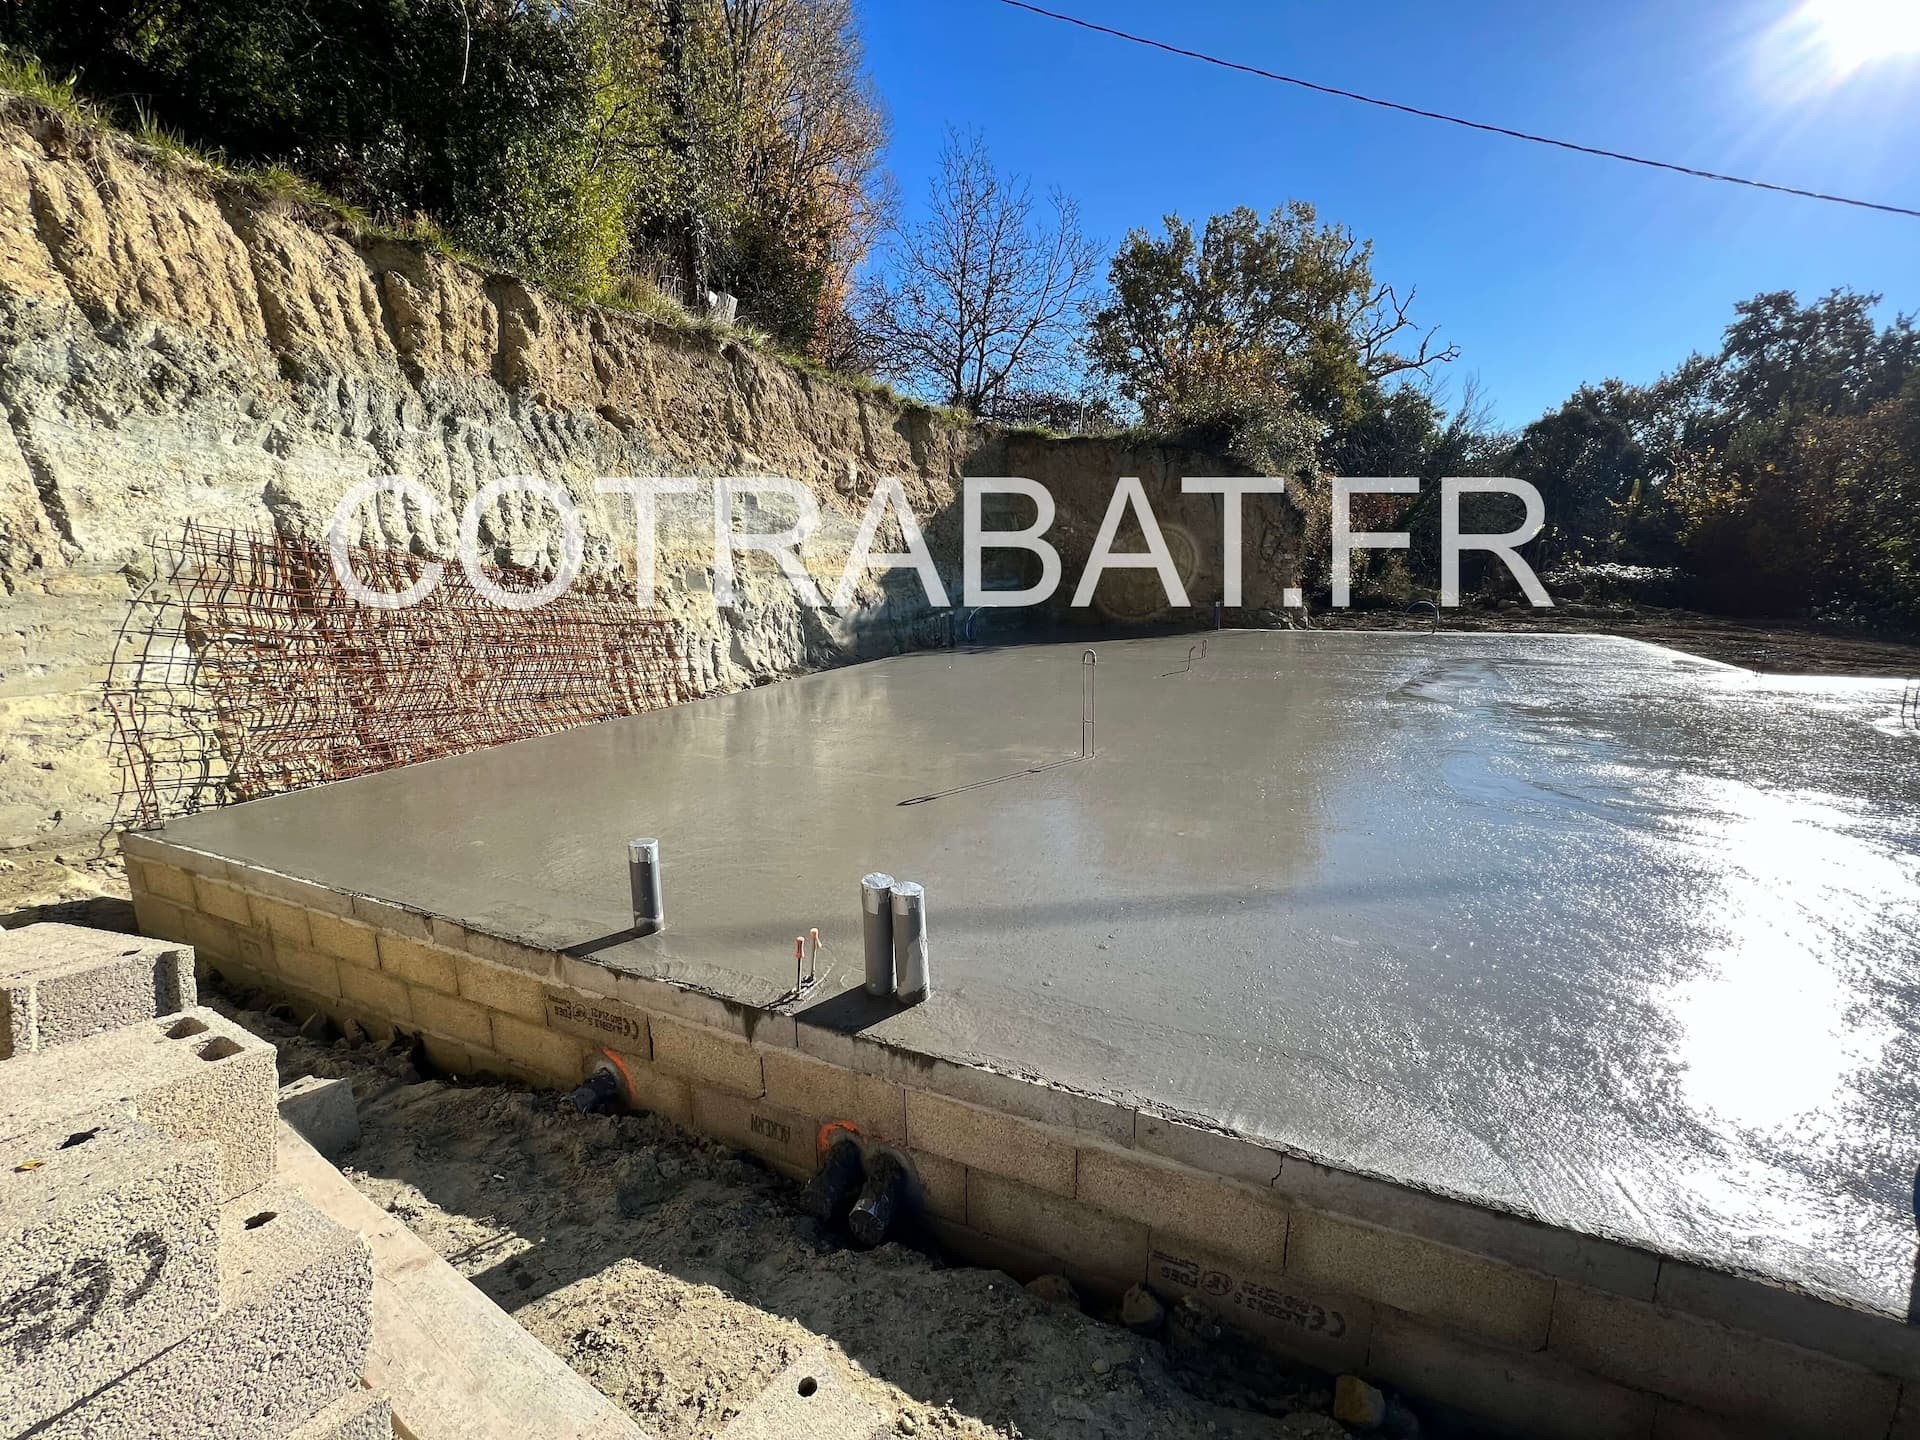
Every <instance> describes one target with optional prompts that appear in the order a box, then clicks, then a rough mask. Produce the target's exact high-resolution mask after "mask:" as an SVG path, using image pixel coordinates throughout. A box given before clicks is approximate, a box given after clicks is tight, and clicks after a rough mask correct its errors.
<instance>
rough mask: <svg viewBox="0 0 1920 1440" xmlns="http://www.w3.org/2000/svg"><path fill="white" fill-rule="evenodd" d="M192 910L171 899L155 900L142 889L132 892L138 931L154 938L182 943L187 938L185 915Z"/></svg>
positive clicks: (183, 943)
mask: <svg viewBox="0 0 1920 1440" xmlns="http://www.w3.org/2000/svg"><path fill="white" fill-rule="evenodd" d="M192 913H193V912H192V910H191V909H189V908H187V907H184V906H180V905H175V904H173V903H172V902H171V901H167V900H157V899H155V898H154V897H153V896H152V895H150V894H148V893H147V892H146V891H144V890H135V891H134V892H133V920H134V924H136V925H138V926H139V927H140V933H141V934H142V935H146V936H149V937H151V938H152V939H155V940H173V941H176V942H178V943H179V944H182V945H188V944H191V943H192V942H191V941H190V940H189V939H188V938H187V916H188V915H190V914H192Z"/></svg>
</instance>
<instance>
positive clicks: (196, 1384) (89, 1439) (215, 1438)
mask: <svg viewBox="0 0 1920 1440" xmlns="http://www.w3.org/2000/svg"><path fill="white" fill-rule="evenodd" d="M372 1329H373V1260H372V1256H371V1253H370V1252H369V1250H368V1248H367V1245H366V1242H365V1241H363V1240H362V1239H361V1238H360V1237H359V1236H358V1235H356V1234H354V1233H353V1232H352V1231H351V1230H347V1229H344V1228H342V1227H341V1226H339V1225H336V1224H334V1223H333V1222H332V1221H331V1220H329V1219H327V1218H326V1217H325V1216H324V1215H322V1214H320V1212H319V1211H317V1210H315V1209H314V1208H313V1207H312V1206H311V1205H309V1204H308V1203H307V1202H306V1201H305V1200H303V1199H301V1198H300V1196H299V1194H298V1193H297V1192H296V1191H294V1190H293V1189H292V1188H290V1187H288V1186H284V1185H277V1186H273V1187H270V1188H268V1189H266V1190H264V1191H262V1192H260V1193H259V1194H257V1195H253V1196H249V1197H248V1198H246V1199H245V1200H242V1201H239V1202H238V1203H236V1204H232V1205H229V1206H227V1207H226V1209H225V1210H224V1211H223V1212H222V1213H221V1216H220V1309H219V1312H218V1313H217V1314H216V1315H215V1316H214V1317H213V1319H212V1320H211V1321H209V1322H208V1323H207V1324H205V1325H203V1326H202V1327H201V1328H200V1329H198V1330H196V1331H195V1332H194V1333H193V1334H191V1335H189V1336H188V1337H187V1338H186V1339H184V1340H182V1341H180V1342H179V1343H178V1344H176V1345H174V1346H173V1347H172V1348H171V1349H168V1350H165V1351H163V1352H161V1353H160V1354H159V1355H157V1356H155V1357H154V1358H153V1359H152V1360H150V1361H148V1362H147V1363H146V1364H144V1365H142V1366H140V1367H139V1368H137V1369H135V1370H132V1371H130V1372H128V1373H127V1374H126V1375H125V1376H123V1377H122V1378H121V1379H119V1380H118V1381H116V1382H114V1383H113V1384H111V1385H109V1386H107V1387H106V1388H105V1389H102V1390H100V1391H97V1392H96V1393H95V1394H93V1395H91V1396H90V1397H88V1398H87V1399H86V1400H85V1401H84V1402H82V1403H81V1404H80V1405H78V1406H75V1407H74V1408H73V1409H71V1410H69V1411H67V1412H66V1413H65V1414H63V1415H61V1416H59V1417H58V1418H57V1419H55V1420H54V1421H52V1422H51V1423H50V1424H49V1425H48V1426H47V1427H46V1429H45V1430H44V1431H42V1432H40V1433H39V1434H37V1435H36V1436H35V1440H121V1437H126V1436H133V1435H153V1436H166V1437H167V1440H279V1437H280V1436H282V1435H284V1434H285V1433H286V1432H287V1431H288V1430H291V1429H293V1428H294V1427H295V1426H298V1425H301V1424H304V1423H305V1422H307V1421H308V1420H310V1419H311V1418H313V1417H314V1416H315V1415H317V1414H318V1413H319V1412H321V1411H322V1410H324V1409H326V1408H327V1406H329V1405H331V1404H332V1403H333V1402H334V1401H335V1400H337V1399H338V1398H339V1397H340V1396H341V1395H343V1394H346V1393H348V1392H349V1391H351V1390H353V1389H354V1388H355V1387H356V1386H357V1384H358V1381H359V1376H360V1367H361V1363H362V1362H363V1361H364V1360H365V1359H366V1355H367V1346H368V1342H369V1340H370V1339H371V1336H372Z"/></svg>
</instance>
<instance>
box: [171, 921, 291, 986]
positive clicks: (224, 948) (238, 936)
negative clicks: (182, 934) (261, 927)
mask: <svg viewBox="0 0 1920 1440" xmlns="http://www.w3.org/2000/svg"><path fill="white" fill-rule="evenodd" d="M187 941H188V943H189V944H191V945H192V946H193V950H194V957H195V959H196V960H200V961H210V962H212V963H213V964H214V965H216V966H221V967H224V966H225V965H227V964H229V963H232V964H238V965H239V966H240V967H241V968H242V969H245V970H249V971H252V972H253V973H254V974H256V975H270V974H272V973H273V951H272V949H271V948H270V946H269V943H268V940H267V938H266V937H265V936H264V935H259V934H256V933H255V932H254V931H253V930H251V929H250V928H248V927H247V926H245V925H232V924H229V923H228V922H227V921H225V920H221V919H218V918H216V917H214V916H212V915H208V914H206V913H205V912H203V911H199V910H195V911H193V912H191V913H190V914H188V916H187Z"/></svg>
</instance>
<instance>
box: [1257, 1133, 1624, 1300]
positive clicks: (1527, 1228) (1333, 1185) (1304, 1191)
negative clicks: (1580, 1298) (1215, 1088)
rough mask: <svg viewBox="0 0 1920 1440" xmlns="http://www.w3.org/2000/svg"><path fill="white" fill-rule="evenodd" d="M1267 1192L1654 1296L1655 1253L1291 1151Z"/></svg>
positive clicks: (1525, 1265) (1589, 1282)
mask: <svg viewBox="0 0 1920 1440" xmlns="http://www.w3.org/2000/svg"><path fill="white" fill-rule="evenodd" d="M1274 1189H1275V1190H1276V1191H1278V1192H1279V1193H1280V1194H1282V1195H1284V1196H1285V1197H1286V1198H1288V1199H1289V1200H1295V1201H1298V1202H1300V1203H1301V1204H1303V1205H1306V1206H1308V1207H1310V1208H1312V1209H1315V1210H1323V1211H1327V1212H1329V1213H1331V1214H1335V1215H1341V1216H1345V1217H1349V1218H1352V1219H1355V1220H1365V1221H1366V1222H1368V1223H1369V1224H1372V1225H1379V1226H1382V1227H1384V1228H1386V1229H1388V1230H1403V1231H1405V1232H1407V1233H1408V1234H1410V1235H1419V1236H1422V1237H1424V1238H1426V1239H1428V1240H1437V1241H1439V1242H1440V1243H1441V1244H1443V1245H1452V1246H1454V1247H1455V1248H1456V1249H1460V1250H1471V1251H1473V1252H1474V1253H1476V1254H1479V1255H1486V1256H1488V1257H1490V1258H1492V1259H1495V1260H1504V1261H1506V1262H1507V1263H1508V1264H1509V1265H1518V1266H1520V1267H1521V1268H1522V1269H1525V1270H1538V1271H1540V1272H1541V1273H1542V1274H1545V1275H1552V1276H1555V1277H1556V1278H1558V1279H1562V1280H1571V1281H1573V1282H1574V1283H1575V1284H1579V1285H1586V1286H1590V1287H1592V1288H1593V1289H1596V1290H1611V1291H1613V1292H1614V1293H1615V1294H1617V1295H1627V1296H1631V1297H1632V1298H1633V1299H1635V1300H1651V1299H1653V1298H1654V1295H1653V1287H1654V1281H1655V1277H1656V1276H1658V1274H1659V1273H1660V1257H1659V1256H1658V1255H1655V1254H1653V1253H1652V1252H1651V1251H1648V1250H1639V1249H1635V1248H1634V1247H1633V1246H1631V1245H1622V1244H1618V1243H1616V1242H1614V1241H1611V1240H1602V1239H1599V1238H1597V1237H1595V1236H1590V1235H1581V1234H1578V1233H1577V1232H1575V1231H1572V1230H1565V1229H1561V1228H1560V1227H1558V1226H1555V1225H1543V1224H1541V1223H1539V1222H1538V1221H1534V1220H1528V1219H1525V1218H1523V1217H1521V1216H1518V1215H1509V1214H1506V1213H1504V1212H1502V1211H1499V1210H1494V1209H1490V1208H1488V1207H1486V1206H1483V1205H1472V1204H1468V1203H1466V1202H1464V1201H1459V1200H1450V1199H1448V1198H1446V1197H1445V1196H1441V1195H1430V1194H1428V1193H1426V1192H1425V1191H1422V1190H1415V1189H1412V1188H1411V1187H1409V1186H1405V1185H1396V1184H1394V1183H1393V1182H1392V1181H1390V1180H1378V1179H1375V1178H1373V1177H1372V1176H1368V1175H1356V1174H1354V1173H1353V1172H1351V1171H1347V1170H1337V1169H1334V1168H1332V1167H1331V1166H1326V1165H1320V1164H1316V1163H1315V1162H1313V1161H1311V1160H1303V1159H1300V1158H1299V1157H1297V1156H1292V1155H1289V1156H1287V1157H1286V1158H1285V1159H1284V1161H1283V1162H1282V1164H1281V1167H1280V1176H1279V1178H1278V1179H1277V1180H1275V1181H1274Z"/></svg>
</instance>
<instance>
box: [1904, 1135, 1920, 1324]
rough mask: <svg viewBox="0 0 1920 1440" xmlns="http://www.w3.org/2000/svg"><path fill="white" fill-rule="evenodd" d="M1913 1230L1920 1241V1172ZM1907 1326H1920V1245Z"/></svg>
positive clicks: (1916, 1181) (1915, 1177)
mask: <svg viewBox="0 0 1920 1440" xmlns="http://www.w3.org/2000/svg"><path fill="white" fill-rule="evenodd" d="M1913 1228H1914V1231H1915V1235H1916V1240H1920V1170H1915V1171H1914V1172H1913ZM1907 1324H1909V1325H1920V1244H1916V1246H1915V1249H1914V1252H1913V1285H1912V1287H1911V1288H1910V1289H1909V1290H1908V1291H1907Z"/></svg>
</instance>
